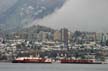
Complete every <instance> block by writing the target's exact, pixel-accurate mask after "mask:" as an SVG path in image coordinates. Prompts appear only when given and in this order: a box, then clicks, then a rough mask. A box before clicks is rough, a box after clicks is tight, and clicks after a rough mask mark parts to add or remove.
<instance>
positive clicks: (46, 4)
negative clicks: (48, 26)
mask: <svg viewBox="0 0 108 71" xmlns="http://www.w3.org/2000/svg"><path fill="white" fill-rule="evenodd" d="M64 2H65V0H17V2H16V3H15V4H14V5H13V6H12V7H10V8H9V9H7V10H6V11H5V12H3V13H2V14H0V27H1V28H2V29H4V28H6V29H4V30H10V29H12V30H13V29H19V28H22V26H25V25H27V24H30V23H32V22H33V21H34V20H37V19H42V18H43V17H45V16H47V15H49V14H51V13H53V12H54V11H55V10H56V9H59V8H60V7H62V5H63V4H64Z"/></svg>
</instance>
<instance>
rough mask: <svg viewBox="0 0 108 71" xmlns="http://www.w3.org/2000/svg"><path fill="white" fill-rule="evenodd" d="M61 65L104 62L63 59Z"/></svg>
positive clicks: (100, 62)
mask: <svg viewBox="0 0 108 71" xmlns="http://www.w3.org/2000/svg"><path fill="white" fill-rule="evenodd" d="M60 63H64V64H66V63H67V64H103V62H102V61H95V60H88V59H78V60H77V59H76V60H74V59H61V60H60Z"/></svg>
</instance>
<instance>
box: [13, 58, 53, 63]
mask: <svg viewBox="0 0 108 71" xmlns="http://www.w3.org/2000/svg"><path fill="white" fill-rule="evenodd" d="M12 63H52V59H50V58H38V57H19V58H16V59H15V60H13V61H12Z"/></svg>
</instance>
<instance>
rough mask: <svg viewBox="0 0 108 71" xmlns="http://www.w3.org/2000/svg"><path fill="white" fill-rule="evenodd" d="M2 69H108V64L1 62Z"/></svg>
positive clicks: (2, 70) (82, 70)
mask: <svg viewBox="0 0 108 71" xmlns="http://www.w3.org/2000/svg"><path fill="white" fill-rule="evenodd" d="M0 71H108V64H100V65H99V64H92V65H90V64H12V63H0Z"/></svg>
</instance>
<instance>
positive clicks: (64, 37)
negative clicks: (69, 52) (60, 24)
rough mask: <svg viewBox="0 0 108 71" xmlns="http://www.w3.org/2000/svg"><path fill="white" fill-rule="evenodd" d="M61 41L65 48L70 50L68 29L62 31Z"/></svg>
mask: <svg viewBox="0 0 108 71" xmlns="http://www.w3.org/2000/svg"><path fill="white" fill-rule="evenodd" d="M61 41H62V42H63V43H64V47H65V48H68V29H66V28H62V29H61Z"/></svg>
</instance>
